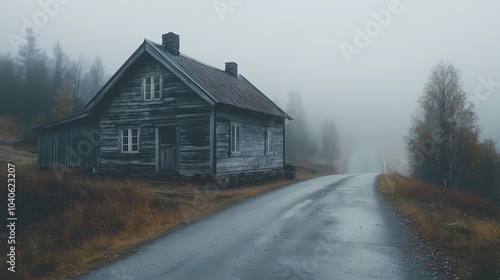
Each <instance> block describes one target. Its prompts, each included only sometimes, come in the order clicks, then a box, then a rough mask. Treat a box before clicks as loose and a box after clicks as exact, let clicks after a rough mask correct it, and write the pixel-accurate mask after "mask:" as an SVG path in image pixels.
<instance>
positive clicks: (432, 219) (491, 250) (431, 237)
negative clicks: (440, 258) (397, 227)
mask: <svg viewBox="0 0 500 280" xmlns="http://www.w3.org/2000/svg"><path fill="white" fill-rule="evenodd" d="M380 191H381V193H382V194H383V195H384V196H385V197H386V198H387V199H388V200H389V202H391V204H392V205H393V206H394V207H395V208H396V210H397V211H398V212H399V213H400V214H402V215H403V216H404V217H406V218H407V219H408V220H409V221H410V224H411V225H412V226H413V227H414V228H415V229H416V230H417V232H418V233H419V234H420V235H421V236H422V237H423V238H424V240H426V241H427V242H428V243H429V244H431V245H434V246H435V245H438V246H440V247H442V248H443V249H444V250H445V252H446V253H447V254H449V255H450V256H452V257H453V258H454V259H455V260H456V261H457V262H458V263H460V265H461V269H460V271H459V274H460V275H459V277H460V279H500V278H499V277H500V208H499V207H496V206H495V205H494V204H493V203H491V202H490V201H489V200H487V199H484V198H481V197H478V196H475V195H472V194H469V193H465V192H461V191H452V190H446V189H443V188H440V187H436V186H430V185H427V184H424V183H421V182H418V181H416V180H413V179H410V178H405V177H401V176H399V175H395V174H384V175H382V177H381V180H380Z"/></svg>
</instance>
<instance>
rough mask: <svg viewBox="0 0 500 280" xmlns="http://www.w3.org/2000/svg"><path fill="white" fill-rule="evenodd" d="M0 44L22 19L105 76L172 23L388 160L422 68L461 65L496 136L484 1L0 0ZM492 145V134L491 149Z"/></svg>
mask: <svg viewBox="0 0 500 280" xmlns="http://www.w3.org/2000/svg"><path fill="white" fill-rule="evenodd" d="M0 7H1V9H0V10H1V12H0V13H1V18H0V21H1V23H2V24H1V25H0V34H1V37H0V53H2V54H5V53H10V54H11V55H15V53H16V38H19V37H22V35H23V31H22V30H23V28H25V27H27V26H29V25H32V26H34V27H35V29H36V30H35V31H36V32H37V33H38V34H39V37H38V39H39V43H40V47H41V48H42V49H44V50H45V51H47V54H48V55H49V56H50V55H51V53H50V52H51V50H52V46H53V44H54V43H55V42H56V41H57V40H59V42H60V44H61V45H62V47H63V49H64V51H65V52H66V53H68V55H69V56H70V57H72V58H75V57H78V55H80V54H83V55H85V57H87V59H88V60H91V59H92V58H93V57H94V56H96V55H100V56H101V57H102V59H103V61H104V64H105V66H106V72H107V73H108V74H110V75H111V74H113V73H114V72H115V71H116V70H117V69H118V68H119V67H120V66H121V65H122V64H123V63H124V62H125V60H126V59H127V58H128V57H129V56H130V55H131V54H132V52H133V51H134V50H135V49H136V48H137V47H138V46H139V45H140V44H141V43H142V41H143V40H144V38H147V39H150V40H152V41H155V42H161V35H162V34H164V33H167V32H175V33H177V34H179V35H180V38H181V52H182V53H185V54H186V55H189V56H191V57H194V58H196V59H198V60H200V61H202V62H204V63H207V64H210V65H212V66H215V67H219V68H224V62H226V61H235V62H237V63H238V65H239V72H240V74H242V75H243V76H245V77H246V78H247V79H249V80H250V81H251V82H252V83H253V84H254V85H256V86H257V87H258V88H259V89H260V90H261V91H263V92H264V93H265V94H266V95H267V96H269V97H270V98H271V99H273V100H275V101H276V102H277V103H278V104H279V105H280V106H281V107H282V108H283V109H285V104H286V101H287V96H288V92H290V91H298V92H300V94H301V96H302V100H303V104H304V106H305V108H306V112H307V118H308V122H309V123H310V124H311V126H310V127H311V129H312V130H311V133H312V132H314V131H315V130H319V127H320V126H321V124H322V123H323V121H324V120H325V119H333V120H334V121H335V123H336V125H337V128H338V132H339V135H340V147H341V149H342V150H343V151H344V153H348V152H349V150H351V149H354V148H355V147H357V146H371V147H374V149H376V150H378V151H379V153H380V154H381V155H382V156H383V157H384V158H386V161H387V162H388V164H389V165H392V166H393V167H395V166H396V165H397V164H398V156H399V155H404V154H405V151H404V143H403V141H402V137H403V136H404V135H406V134H407V132H408V127H409V126H410V117H411V114H412V113H414V112H415V110H416V108H417V103H416V101H417V99H418V97H419V95H420V94H421V93H422V91H423V88H424V84H425V82H426V79H427V76H428V75H429V73H430V70H431V68H432V66H433V65H434V64H436V63H438V62H439V61H440V60H442V59H443V60H446V61H448V62H450V63H452V64H454V65H456V66H457V67H459V68H460V69H461V70H462V75H463V83H464V84H463V85H464V89H465V90H466V91H467V92H468V93H469V94H470V96H471V97H472V98H474V97H475V98H476V99H475V100H476V101H479V102H478V108H477V113H478V117H479V121H480V124H481V125H482V127H483V132H482V137H481V138H482V139H484V138H492V139H493V140H495V141H497V142H498V143H500V129H498V128H499V125H498V122H499V121H500V114H499V113H498V108H500V53H499V51H498V50H500V38H498V36H497V33H498V27H499V26H500V17H499V16H498V15H499V14H500V3H497V2H492V1H484V0H483V1H474V2H472V1H467V2H457V1H451V0H447V1H439V2H436V1H430V0H425V1H410V0H406V1H404V0H401V1H394V0H390V1H388V0H384V1H368V0H354V1H331V0H330V1H326V0H324V1H320V0H314V1H298V0H294V1H283V0H275V1H263V0H261V1H244V0H239V1H233V0H231V1H230V0H215V1H214V0H210V1H168V2H165V1H159V0H147V1H140V2H139V1H137V2H136V1H134V2H132V1H116V0H115V1H106V2H103V1H95V0H90V1H77V0H64V1H63V0H41V1H29V2H28V1H3V2H2V3H1V4H0ZM498 148H500V145H499V144H497V149H498Z"/></svg>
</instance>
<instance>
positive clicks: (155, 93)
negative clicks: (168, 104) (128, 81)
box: [142, 75, 163, 101]
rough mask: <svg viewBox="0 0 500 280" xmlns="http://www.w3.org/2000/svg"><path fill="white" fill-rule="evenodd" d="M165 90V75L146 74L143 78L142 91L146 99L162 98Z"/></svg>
mask: <svg viewBox="0 0 500 280" xmlns="http://www.w3.org/2000/svg"><path fill="white" fill-rule="evenodd" d="M162 91H163V76H161V75H157V76H146V77H144V78H142V93H143V98H144V101H153V100H161V93H162Z"/></svg>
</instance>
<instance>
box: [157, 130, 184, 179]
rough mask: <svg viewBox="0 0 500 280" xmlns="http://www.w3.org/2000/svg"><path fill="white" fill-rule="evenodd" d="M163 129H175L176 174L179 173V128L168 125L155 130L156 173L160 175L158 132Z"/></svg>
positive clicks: (159, 134) (159, 135)
mask: <svg viewBox="0 0 500 280" xmlns="http://www.w3.org/2000/svg"><path fill="white" fill-rule="evenodd" d="M163 128H175V147H176V149H175V170H174V172H175V173H176V174H178V173H179V151H180V149H179V126H178V125H177V124H175V125H174V124H168V125H157V126H156V128H155V162H156V173H161V172H162V170H161V166H160V165H161V163H160V153H161V143H160V141H161V139H160V137H161V133H160V130H161V129H163Z"/></svg>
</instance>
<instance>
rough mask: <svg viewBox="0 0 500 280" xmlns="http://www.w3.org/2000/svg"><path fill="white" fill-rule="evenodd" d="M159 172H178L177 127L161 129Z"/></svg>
mask: <svg viewBox="0 0 500 280" xmlns="http://www.w3.org/2000/svg"><path fill="white" fill-rule="evenodd" d="M158 141H159V149H160V151H159V170H160V172H162V171H163V172H177V127H173V126H172V127H170V126H169V127H162V128H159V139H158Z"/></svg>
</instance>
